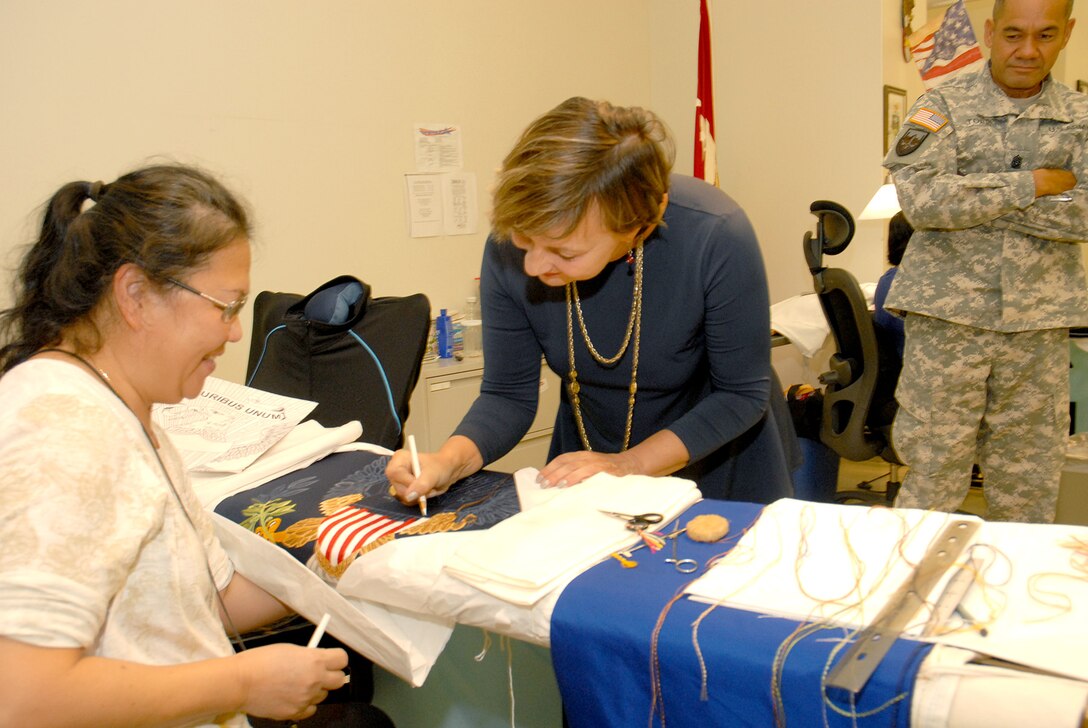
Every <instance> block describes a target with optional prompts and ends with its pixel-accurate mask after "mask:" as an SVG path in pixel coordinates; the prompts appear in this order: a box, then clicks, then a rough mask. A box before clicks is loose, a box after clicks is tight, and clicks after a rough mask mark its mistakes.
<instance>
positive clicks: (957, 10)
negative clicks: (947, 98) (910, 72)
mask: <svg viewBox="0 0 1088 728" xmlns="http://www.w3.org/2000/svg"><path fill="white" fill-rule="evenodd" d="M910 51H911V55H912V56H913V58H914V62H915V63H916V64H917V65H918V72H919V73H921V74H922V83H923V84H924V85H925V87H926V89H931V88H933V87H934V86H938V85H940V84H941V83H944V82H945V81H947V80H948V79H950V78H953V77H955V76H958V75H959V74H961V73H965V72H968V71H973V70H975V69H977V68H978V67H980V66H981V65H982V63H983V59H982V50H981V49H980V48H979V47H978V40H977V39H976V38H975V32H974V30H972V28H971V19H970V18H969V17H968V16H967V8H966V7H964V4H963V0H957V2H956V3H955V4H953V5H951V6H949V7H948V9H947V10H946V11H945V12H944V15H942V16H939V17H937V18H935V19H934V20H931V21H930V22H929V23H926V25H925V26H924V27H923V28H922V29H921V30H919V31H917V32H916V33H913V34H912V35H911V36H910Z"/></svg>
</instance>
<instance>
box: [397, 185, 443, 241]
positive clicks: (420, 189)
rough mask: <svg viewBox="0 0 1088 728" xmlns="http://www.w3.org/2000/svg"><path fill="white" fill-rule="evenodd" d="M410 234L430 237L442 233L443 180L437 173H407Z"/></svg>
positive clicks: (418, 236)
mask: <svg viewBox="0 0 1088 728" xmlns="http://www.w3.org/2000/svg"><path fill="white" fill-rule="evenodd" d="M404 190H405V193H406V194H407V195H408V234H409V235H411V236H412V237H413V238H430V237H434V236H436V235H441V234H442V181H441V177H440V175H437V174H406V175H404Z"/></svg>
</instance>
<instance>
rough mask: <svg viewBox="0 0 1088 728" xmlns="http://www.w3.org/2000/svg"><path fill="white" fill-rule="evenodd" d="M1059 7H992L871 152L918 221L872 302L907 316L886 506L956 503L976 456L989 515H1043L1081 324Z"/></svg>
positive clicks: (1079, 137) (1078, 117)
mask: <svg viewBox="0 0 1088 728" xmlns="http://www.w3.org/2000/svg"><path fill="white" fill-rule="evenodd" d="M1072 4H1073V3H1072V0H1069V1H1068V2H1067V0H1004V1H1001V0H999V2H997V3H995V6H994V15H993V18H992V19H989V20H987V21H986V33H985V40H986V45H987V46H989V47H990V48H991V57H990V61H989V62H988V63H987V66H986V68H984V69H983V70H981V71H980V72H978V73H974V74H971V75H967V76H962V77H960V78H956V79H953V80H951V81H949V82H947V83H945V84H944V85H942V86H940V87H938V88H936V89H934V90H931V91H929V92H928V93H926V94H925V95H923V96H922V97H921V98H920V99H919V100H918V102H917V103H916V104H915V105H914V107H913V108H912V109H911V112H910V114H909V118H908V119H907V121H906V123H905V124H904V126H903V128H902V130H901V131H900V132H899V136H898V137H897V139H896V142H895V144H894V145H893V147H892V149H891V150H890V151H889V153H888V156H887V158H886V159H885V160H884V166H885V167H887V168H888V169H889V170H891V172H892V177H893V179H894V181H895V185H896V189H897V191H898V194H899V201H900V204H901V205H902V207H903V211H904V213H905V214H906V216H907V219H908V220H910V222H911V224H912V225H913V226H914V228H915V230H916V232H915V233H914V237H912V238H911V243H910V247H909V248H908V249H907V252H906V255H905V257H904V258H903V261H902V264H901V265H900V269H899V273H898V274H897V276H896V279H895V282H894V283H893V284H892V288H891V291H890V293H889V295H888V299H887V304H886V305H887V306H888V307H889V308H891V309H896V310H899V311H902V312H904V313H905V315H906V345H905V350H904V365H903V371H902V374H901V375H900V379H899V387H898V389H897V391H896V398H897V399H898V401H899V414H898V416H897V418H896V421H895V425H894V428H893V439H894V444H895V447H896V449H897V450H898V452H899V454H900V455H901V456H902V457H903V459H904V462H906V464H907V465H908V466H909V467H910V470H909V472H908V474H907V476H906V478H905V480H904V483H903V489H902V490H901V492H900V495H899V498H898V500H897V501H896V505H898V506H901V507H909V508H932V509H937V510H943V511H951V510H954V509H956V508H958V507H959V506H960V505H961V504H962V502H963V498H964V496H965V495H966V493H967V490H968V488H969V486H970V480H971V468H972V465H973V463H974V462H975V459H976V457H977V458H978V461H979V463H980V465H981V466H982V471H983V473H984V474H985V477H986V496H987V501H988V505H989V517H990V518H991V519H996V520H1018V521H1033V522H1050V521H1053V519H1054V512H1055V506H1056V502H1057V493H1058V482H1059V480H1060V477H1061V469H1062V465H1063V464H1064V459H1065V442H1066V433H1067V432H1068V428H1069V405H1068V402H1069V348H1068V340H1067V336H1068V328H1069V327H1070V326H1082V325H1084V324H1085V322H1086V321H1088V290H1086V285H1085V277H1084V268H1083V265H1082V262H1081V249H1080V246H1078V245H1076V243H1083V242H1088V239H1086V238H1088V169H1086V166H1088V155H1086V144H1088V96H1085V95H1084V94H1078V93H1073V92H1072V91H1070V90H1069V89H1067V88H1065V87H1064V86H1062V85H1061V84H1059V83H1057V82H1055V81H1053V80H1052V79H1051V78H1050V77H1049V72H1050V69H1051V67H1052V66H1053V65H1054V62H1055V61H1056V60H1057V57H1058V54H1059V53H1060V52H1061V49H1062V48H1064V47H1065V44H1066V42H1067V41H1068V39H1069V33H1070V31H1071V30H1072V28H1073V23H1074V21H1073V20H1072V19H1070V17H1069V13H1070V11H1071V9H1072Z"/></svg>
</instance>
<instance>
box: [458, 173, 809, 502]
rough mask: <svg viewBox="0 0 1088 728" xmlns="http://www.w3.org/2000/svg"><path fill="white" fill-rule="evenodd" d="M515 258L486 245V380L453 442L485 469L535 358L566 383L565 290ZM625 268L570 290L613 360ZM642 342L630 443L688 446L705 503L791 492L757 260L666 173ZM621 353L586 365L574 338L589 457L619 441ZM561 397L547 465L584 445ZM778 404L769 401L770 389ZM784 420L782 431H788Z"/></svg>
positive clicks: (520, 429) (698, 188)
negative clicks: (670, 439) (474, 450)
mask: <svg viewBox="0 0 1088 728" xmlns="http://www.w3.org/2000/svg"><path fill="white" fill-rule="evenodd" d="M524 256H525V254H524V252H523V251H521V250H519V249H518V248H516V247H514V246H513V245H510V244H507V243H496V242H495V241H494V240H493V239H488V241H487V244H486V246H485V250H484V258H483V266H482V271H481V275H480V291H481V299H482V305H483V327H484V329H483V338H484V376H483V383H482V386H481V393H480V397H479V398H478V399H477V400H476V402H475V403H474V404H473V406H472V408H471V409H470V410H469V412H468V413H467V414H466V415H465V417H464V419H463V420H462V421H461V424H460V425H459V426H458V428H457V430H456V432H455V434H459V435H464V436H466V437H468V438H469V439H471V440H472V441H473V442H474V443H476V445H477V447H478V448H479V450H480V452H481V454H482V455H483V458H484V462H485V463H488V462H492V461H494V460H496V459H498V458H500V457H502V456H503V455H504V454H505V453H507V452H509V450H510V449H511V448H513V447H514V445H516V444H517V443H518V441H519V440H520V439H521V437H523V436H524V434H525V432H526V431H527V430H528V428H529V425H530V424H531V422H532V419H533V416H534V415H535V412H536V405H537V395H538V381H539V369H540V357H541V355H543V356H544V357H545V359H546V360H547V363H548V366H549V367H550V368H551V369H552V370H553V371H554V372H555V373H556V374H558V375H559V377H560V378H561V379H563V380H564V383H566V376H567V372H568V370H569V365H568V353H567V319H566V298H565V294H564V289H563V288H561V287H559V288H552V287H549V286H546V285H544V284H543V283H541V282H540V281H539V280H538V279H536V278H530V277H528V276H526V275H525V272H524V268H523V266H522V263H523V260H524ZM632 267H633V266H631V265H629V264H628V263H626V262H625V261H624V260H622V259H621V260H619V261H615V262H613V263H610V264H609V265H608V266H606V267H605V269H604V270H603V271H602V272H601V273H600V274H599V275H598V276H597V277H596V278H594V279H593V280H591V281H584V282H580V283H579V284H578V292H579V295H580V297H581V301H582V311H583V314H584V317H585V321H586V328H587V330H588V331H589V335H590V338H591V339H592V341H593V344H594V346H595V347H596V349H597V351H598V352H600V353H601V354H603V355H604V356H611V355H613V354H614V353H615V352H616V351H618V349H619V346H620V344H621V343H622V341H623V336H624V333H625V330H626V324H627V320H628V316H629V314H630V310H631V297H632V288H633V281H634V275H633V272H632ZM643 270H644V273H643V303H642V336H641V351H640V354H639V369H638V395H637V399H636V403H635V414H634V422H633V425H632V432H631V446H632V447H633V446H634V445H636V444H638V443H639V442H641V441H642V440H644V439H646V438H647V437H649V436H650V435H653V434H654V433H656V432H658V431H659V430H662V429H669V430H671V431H672V432H673V433H674V434H676V435H677V437H679V438H680V440H681V441H682V442H683V443H684V445H685V446H686V447H687V449H688V452H689V454H690V462H689V464H688V466H687V467H685V468H684V469H683V470H681V471H680V472H678V473H676V475H677V476H679V477H687V478H691V479H692V480H694V481H695V482H697V483H698V484H699V487H700V489H701V490H702V492H703V494H704V495H705V496H707V497H712V498H728V499H732V500H746V501H752V502H758V503H769V502H771V501H773V500H776V499H777V498H779V497H783V496H788V495H790V494H791V492H792V488H791V484H790V478H789V469H788V467H787V465H786V456H785V454H784V450H783V444H782V437H781V435H780V432H779V429H778V426H779V424H781V423H776V422H775V420H774V416H773V413H771V412H770V411H769V407H768V397H769V394H770V392H771V366H770V304H769V295H768V292H767V280H766V274H765V271H764V267H763V259H762V256H761V254H760V251H759V245H758V243H757V241H756V236H755V232H754V231H753V230H752V226H751V224H750V223H749V221H748V217H747V216H746V215H745V213H744V211H743V210H741V209H740V207H739V206H738V205H737V204H736V203H735V202H734V201H733V200H732V199H731V198H730V197H728V196H727V195H726V194H725V193H723V192H722V191H721V190H719V189H717V188H716V187H713V186H711V185H709V184H706V183H705V182H702V181H701V180H697V179H694V178H691V177H684V176H679V175H674V176H673V177H672V180H671V189H670V191H669V204H668V207H667V208H666V211H665V216H664V223H663V224H662V225H659V226H658V227H657V228H656V229H655V230H654V232H653V233H652V234H651V235H650V237H649V238H648V239H647V240H646V243H645V247H644V269H643ZM632 349H633V347H628V351H627V353H626V354H625V355H624V356H623V358H622V359H620V361H619V362H617V363H616V364H615V365H613V366H611V367H604V366H602V365H600V364H598V363H597V362H596V361H595V360H594V359H593V358H592V357H591V355H590V354H589V352H588V350H587V348H586V345H585V342H584V341H583V340H582V336H581V333H580V332H579V330H578V326H577V322H575V329H574V350H575V364H576V368H577V371H578V381H579V383H580V385H581V402H582V405H581V409H582V418H583V421H584V423H585V428H586V432H587V435H588V437H589V442H590V445H591V446H592V447H593V449H594V450H598V451H602V452H617V451H618V450H619V449H620V446H621V445H622V443H623V434H624V428H625V421H626V415H627V399H628V394H627V393H628V388H629V385H630V380H631V358H632ZM567 395H568V393H567V391H566V389H565V387H564V391H563V395H562V397H561V400H560V405H559V411H558V413H557V415H556V420H555V429H554V432H553V436H552V445H551V453H550V457H555V456H556V455H558V454H560V453H565V452H573V451H577V450H582V449H584V448H583V446H582V443H581V439H580V437H579V434H578V430H577V426H576V424H575V421H574V416H573V413H572V411H571V404H570V400H569V397H568V396H567ZM775 395H776V396H778V397H781V392H775ZM787 424H788V423H787Z"/></svg>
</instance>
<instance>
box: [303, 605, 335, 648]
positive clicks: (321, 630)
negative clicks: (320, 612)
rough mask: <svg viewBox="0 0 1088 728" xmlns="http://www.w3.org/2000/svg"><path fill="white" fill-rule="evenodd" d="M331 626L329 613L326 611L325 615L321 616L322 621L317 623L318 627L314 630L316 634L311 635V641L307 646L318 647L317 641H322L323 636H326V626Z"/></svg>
mask: <svg viewBox="0 0 1088 728" xmlns="http://www.w3.org/2000/svg"><path fill="white" fill-rule="evenodd" d="M328 626H329V613H328V612H325V616H323V617H322V618H321V621H320V622H318V623H317V629H315V630H314V634H313V636H312V637H310V641H309V642H307V643H306V646H307V647H317V643H318V642H320V641H321V638H322V637H323V636H325V628H326V627H328Z"/></svg>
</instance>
